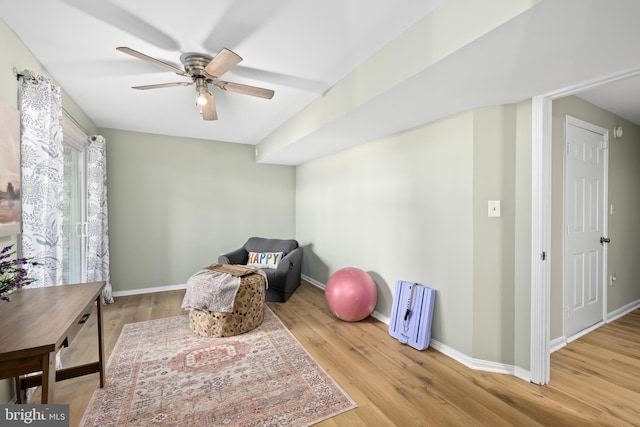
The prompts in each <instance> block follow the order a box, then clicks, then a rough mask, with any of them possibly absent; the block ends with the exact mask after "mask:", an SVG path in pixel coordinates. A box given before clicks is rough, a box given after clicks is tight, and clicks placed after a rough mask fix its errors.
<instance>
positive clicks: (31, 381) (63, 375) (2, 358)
mask: <svg viewBox="0 0 640 427" xmlns="http://www.w3.org/2000/svg"><path fill="white" fill-rule="evenodd" d="M104 287H105V282H93V283H79V284H77V285H61V286H52V287H48V288H32V289H29V288H23V289H20V290H18V291H16V292H14V293H13V294H12V295H11V301H10V302H8V303H7V302H2V304H1V305H0V379H4V378H15V379H16V389H17V390H16V391H17V394H18V403H22V399H23V390H26V388H28V387H35V386H37V385H40V384H42V403H54V402H53V388H54V384H55V382H56V381H62V380H66V379H69V378H75V377H78V376H80V375H87V374H92V373H95V372H99V373H100V387H104V344H103V333H102V331H103V330H102V289H103V288H104ZM94 306H97V315H98V319H97V323H98V361H97V362H94V363H89V364H86V365H80V366H74V367H72V368H67V369H61V370H60V371H57V372H56V353H57V352H58V350H60V349H61V348H62V347H67V346H68V345H69V344H70V343H71V341H72V340H73V338H74V337H75V336H76V334H77V333H78V332H79V331H80V329H81V328H82V326H83V325H84V323H85V322H86V321H87V319H88V317H89V315H90V313H91V312H92V311H93V307H94ZM38 371H42V374H40V375H33V376H28V377H20V375H24V374H29V373H33V372H38Z"/></svg>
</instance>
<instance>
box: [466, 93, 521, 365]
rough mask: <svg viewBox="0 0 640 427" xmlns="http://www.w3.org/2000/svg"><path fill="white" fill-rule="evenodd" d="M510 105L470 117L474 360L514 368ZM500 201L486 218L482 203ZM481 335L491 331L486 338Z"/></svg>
mask: <svg viewBox="0 0 640 427" xmlns="http://www.w3.org/2000/svg"><path fill="white" fill-rule="evenodd" d="M515 118H516V107H515V106H514V105H509V106H503V107H492V108H483V109H479V110H477V111H476V112H475V113H474V122H473V126H474V139H473V141H474V143H473V154H474V171H473V177H474V185H473V209H474V227H473V240H472V241H473V248H474V259H473V270H474V277H473V283H474V287H473V326H474V335H473V337H474V342H473V356H474V357H475V358H478V359H482V360H500V361H501V362H503V363H509V364H512V363H513V351H514V348H513V340H514V328H513V323H514V292H515V288H514V256H515V253H514V239H515V234H514V233H515V217H516V211H515V161H514V160H515V152H516V144H515V135H516V132H515V131H516V127H515V126H516V121H515ZM489 200H500V201H501V216H500V217H499V218H495V217H492V218H490V217H488V213H487V202H488V201H489ZM483 331H493V332H492V333H491V334H487V333H484V332H483Z"/></svg>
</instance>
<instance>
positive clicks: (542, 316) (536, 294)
mask: <svg viewBox="0 0 640 427" xmlns="http://www.w3.org/2000/svg"><path fill="white" fill-rule="evenodd" d="M638 75H640V66H636V67H632V68H628V69H624V70H620V71H617V72H615V73H611V74H608V75H605V76H602V77H599V78H596V79H593V80H589V81H586V82H582V83H577V84H575V85H572V86H569V87H565V88H562V89H558V90H555V91H551V92H548V93H544V94H541V95H538V96H534V97H533V98H532V100H531V101H532V108H531V109H532V117H531V338H530V339H531V345H530V358H529V369H530V381H531V382H533V383H535V384H540V385H544V384H548V383H549V380H550V374H551V358H550V356H551V354H550V319H551V315H550V287H551V261H550V257H549V251H550V248H551V139H552V138H551V125H552V102H553V100H555V99H559V98H563V97H565V96H570V95H575V94H577V93H579V92H581V91H584V90H588V89H591V88H595V87H598V86H601V85H605V84H607V83H611V82H614V81H616V80H621V79H624V78H627V77H632V76H638Z"/></svg>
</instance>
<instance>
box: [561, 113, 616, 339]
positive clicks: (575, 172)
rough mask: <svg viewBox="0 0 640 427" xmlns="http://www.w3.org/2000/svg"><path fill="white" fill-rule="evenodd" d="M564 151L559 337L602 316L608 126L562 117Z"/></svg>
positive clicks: (570, 333)
mask: <svg viewBox="0 0 640 427" xmlns="http://www.w3.org/2000/svg"><path fill="white" fill-rule="evenodd" d="M565 126H566V147H565V148H566V150H565V154H566V156H565V195H564V199H565V202H564V206H565V213H564V216H565V227H566V232H565V239H564V242H565V245H564V317H565V321H564V333H565V337H567V338H570V337H571V336H573V335H575V334H577V333H579V332H580V331H583V330H585V329H587V328H589V327H590V326H593V325H595V324H597V323H599V322H601V321H602V320H604V310H605V304H604V297H605V295H604V291H605V290H604V283H605V277H606V274H607V273H606V253H607V251H606V247H605V245H606V244H607V243H606V242H604V241H602V242H601V238H602V239H606V238H607V234H606V233H607V215H606V214H607V209H606V206H607V185H606V183H607V162H608V149H607V148H608V145H607V144H608V131H607V130H606V129H603V128H600V127H597V126H594V125H591V124H589V123H587V122H584V121H582V120H579V119H576V118H573V117H567V119H566V124H565Z"/></svg>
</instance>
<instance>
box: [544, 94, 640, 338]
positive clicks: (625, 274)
mask: <svg viewBox="0 0 640 427" xmlns="http://www.w3.org/2000/svg"><path fill="white" fill-rule="evenodd" d="M566 115H570V116H573V117H576V118H578V119H581V120H584V121H587V122H589V123H592V124H594V125H597V126H600V127H603V128H605V129H608V130H609V187H608V188H609V204H613V205H614V214H613V215H609V237H610V238H611V243H610V244H609V259H608V265H607V269H608V272H609V274H612V273H616V276H617V281H616V282H615V284H614V285H613V286H609V285H608V284H606V290H607V312H609V313H611V312H613V311H615V310H617V309H619V308H621V307H624V306H626V305H628V304H631V303H637V302H638V301H640V286H639V285H638V281H637V278H638V277H639V276H640V263H638V262H637V255H638V253H640V228H639V227H638V226H637V213H638V212H640V198H639V197H638V196H637V194H638V188H639V187H640V127H638V126H636V125H634V124H632V123H630V122H628V121H626V120H624V119H622V118H620V117H618V116H616V115H614V114H612V113H610V112H608V111H605V110H603V109H601V108H598V107H596V106H594V105H593V104H590V103H588V102H586V101H584V100H582V99H580V98H578V97H575V96H571V97H567V98H562V99H559V100H556V101H554V102H553V135H552V138H553V148H552V156H553V157H552V158H553V160H552V187H553V190H552V203H551V207H552V221H551V236H552V240H551V254H552V258H551V338H552V339H554V338H559V337H562V336H564V331H563V321H562V306H563V280H562V277H563V246H562V244H563V239H562V235H563V232H562V224H563V211H564V210H563V192H564V187H563V186H564V184H563V182H564V122H565V117H566ZM616 125H622V127H623V129H624V135H623V137H622V138H621V139H619V140H616V139H614V138H613V128H614V126H616Z"/></svg>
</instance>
